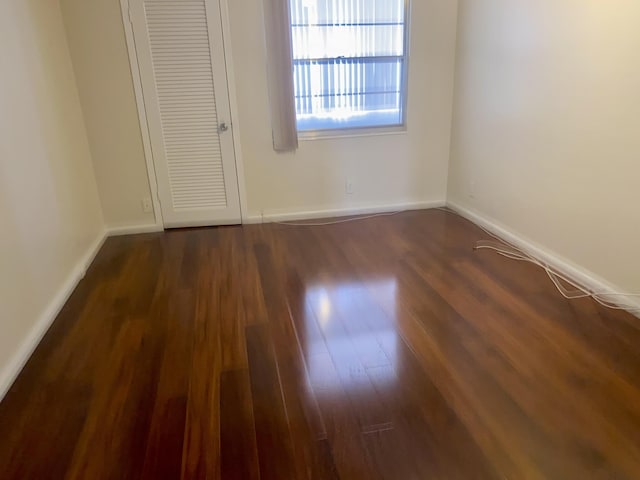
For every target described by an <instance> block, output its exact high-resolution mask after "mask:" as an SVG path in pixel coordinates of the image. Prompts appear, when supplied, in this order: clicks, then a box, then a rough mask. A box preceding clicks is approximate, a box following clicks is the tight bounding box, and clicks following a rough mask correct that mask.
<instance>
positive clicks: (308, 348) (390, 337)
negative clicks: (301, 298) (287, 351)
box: [297, 278, 399, 395]
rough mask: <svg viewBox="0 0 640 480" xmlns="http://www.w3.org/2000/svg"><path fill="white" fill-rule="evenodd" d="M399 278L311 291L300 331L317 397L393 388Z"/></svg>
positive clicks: (316, 287) (312, 288) (338, 285)
mask: <svg viewBox="0 0 640 480" xmlns="http://www.w3.org/2000/svg"><path fill="white" fill-rule="evenodd" d="M396 289H397V284H396V280H395V278H388V279H381V280H377V281H372V282H366V283H360V282H345V283H335V284H333V283H324V284H318V285H313V286H310V287H308V288H307V290H306V294H305V302H306V309H305V318H304V326H305V329H306V330H305V331H304V332H300V331H298V332H297V333H298V335H299V337H300V338H299V340H300V345H301V347H302V349H303V353H304V356H305V361H306V364H307V370H308V374H309V380H310V383H311V385H312V386H313V388H314V391H315V393H316V395H318V394H322V393H325V394H335V393H337V392H340V391H345V390H347V389H348V390H349V392H350V393H354V391H358V390H361V389H362V390H366V389H367V388H370V387H371V384H372V376H373V377H375V378H374V380H375V381H374V383H375V385H376V386H377V387H378V388H379V387H380V386H384V385H385V384H393V383H394V382H395V381H396V379H397V375H396V373H397V372H396V371H395V368H396V367H397V365H398V359H397V355H398V353H397V351H398V341H399V339H398V334H397V332H396V328H395V318H394V317H393V312H395V304H396Z"/></svg>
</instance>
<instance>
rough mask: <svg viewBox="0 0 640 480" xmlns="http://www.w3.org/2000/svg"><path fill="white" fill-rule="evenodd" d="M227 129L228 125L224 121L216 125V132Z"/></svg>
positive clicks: (222, 131)
mask: <svg viewBox="0 0 640 480" xmlns="http://www.w3.org/2000/svg"><path fill="white" fill-rule="evenodd" d="M227 130H229V126H228V125H227V124H226V123H225V122H222V123H221V124H220V125H219V126H218V132H219V133H224V132H226V131H227Z"/></svg>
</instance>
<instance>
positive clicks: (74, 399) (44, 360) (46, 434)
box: [0, 210, 640, 480]
mask: <svg viewBox="0 0 640 480" xmlns="http://www.w3.org/2000/svg"><path fill="white" fill-rule="evenodd" d="M482 238H486V235H485V234H484V233H483V232H482V231H481V230H479V229H478V228H476V227H475V226H473V225H472V224H470V223H468V222H466V221H465V220H462V219H461V218H458V217H456V216H454V215H452V214H449V213H446V212H443V211H440V210H430V211H421V212H408V213H403V214H399V215H396V216H392V217H380V218H375V219H369V220H364V221H359V222H352V223H344V224H339V225H333V226H324V227H292V226H282V225H260V226H249V227H224V228H211V229H192V230H180V231H169V232H166V233H163V234H149V235H139V236H130V237H117V238H110V239H109V240H108V241H107V242H106V244H105V245H104V247H103V248H102V250H101V252H100V253H99V255H98V257H97V259H96V261H95V262H94V264H93V265H92V267H91V268H90V271H89V272H88V274H87V276H86V278H85V279H84V280H83V281H82V282H81V284H80V285H79V287H78V288H77V290H76V291H75V292H74V294H73V296H72V297H71V299H70V300H69V302H68V304H67V305H66V306H65V308H64V309H63V311H62V312H61V313H60V315H59V317H58V319H57V320H56V322H55V323H54V325H53V326H52V328H51V329H50V331H49V332H48V334H47V335H46V337H45V339H44V340H43V342H42V343H41V345H40V346H39V347H38V349H37V350H36V352H35V354H34V355H33V357H32V358H31V360H30V361H29V363H28V364H27V366H26V367H25V369H24V370H23V372H22V374H21V375H20V377H19V378H18V380H17V381H16V383H15V384H14V386H13V388H12V389H11V391H10V392H9V394H8V395H7V396H6V398H5V400H4V401H3V402H2V404H0V432H1V435H0V472H2V473H1V474H0V476H1V477H2V478H3V479H39V480H41V479H63V478H68V479H91V480H95V479H138V478H143V479H154V480H157V479H179V478H183V479H204V478H210V479H257V478H261V479H263V480H268V479H278V480H288V479H294V480H297V479H308V478H309V479H311V478H314V479H338V478H339V479H347V480H351V479H402V480H404V479H446V480H450V479H485V478H487V479H505V478H507V479H516V480H521V479H547V478H550V479H592V478H593V479H634V478H640V348H639V345H640V329H639V326H640V320H638V319H636V318H635V317H632V316H631V315H629V314H626V313H621V312H617V311H613V310H607V309H604V308H603V307H600V306H599V305H597V304H595V302H593V301H591V300H587V299H584V300H576V301H571V302H570V301H567V300H565V299H563V298H562V297H561V296H560V295H559V294H558V293H557V292H556V291H555V289H554V287H553V286H552V285H551V283H550V282H549V281H548V279H547V278H546V276H545V274H544V273H543V272H542V271H541V270H539V269H537V268H536V267H534V266H532V265H528V264H523V263H518V262H514V261H510V260H507V259H504V258H501V257H499V256H496V255H495V254H492V253H490V252H474V251H473V250H472V247H473V245H474V244H475V242H476V241H477V240H479V239H482Z"/></svg>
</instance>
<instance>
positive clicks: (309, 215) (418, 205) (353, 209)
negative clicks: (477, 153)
mask: <svg viewBox="0 0 640 480" xmlns="http://www.w3.org/2000/svg"><path fill="white" fill-rule="evenodd" d="M445 205H446V202H444V201H443V200H431V201H423V202H406V203H395V204H380V205H359V206H350V207H343V208H322V209H317V210H298V211H292V210H273V211H267V212H264V214H262V215H249V216H247V218H246V219H245V221H244V223H245V224H255V223H273V222H290V221H296V220H315V219H318V218H334V217H348V216H351V215H370V214H376V213H389V212H398V211H403V210H427V209H429V208H438V207H444V206H445Z"/></svg>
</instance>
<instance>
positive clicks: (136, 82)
mask: <svg viewBox="0 0 640 480" xmlns="http://www.w3.org/2000/svg"><path fill="white" fill-rule="evenodd" d="M120 11H121V13H122V24H123V26H124V34H125V38H126V43H127V51H128V52H129V66H130V67H131V78H132V80H133V90H134V96H135V100H136V106H137V109H138V121H139V123H140V133H141V135H142V145H143V147H144V159H145V163H146V164H147V177H148V181H149V190H150V192H151V201H152V202H153V214H154V218H155V222H156V223H155V225H156V227H157V228H160V229H162V228H163V226H164V221H163V219H162V209H161V207H160V196H159V195H158V182H157V181H156V167H155V164H154V163H153V151H152V149H151V136H150V135H149V126H148V123H147V112H146V110H145V108H144V93H143V92H142V80H141V77H140V67H139V66H138V53H137V52H136V43H135V37H134V35H133V25H132V24H131V16H130V12H129V0H120Z"/></svg>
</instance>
